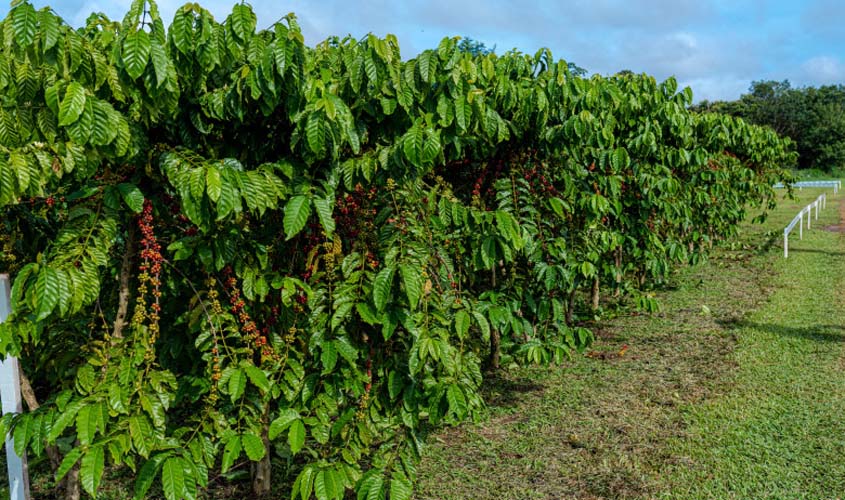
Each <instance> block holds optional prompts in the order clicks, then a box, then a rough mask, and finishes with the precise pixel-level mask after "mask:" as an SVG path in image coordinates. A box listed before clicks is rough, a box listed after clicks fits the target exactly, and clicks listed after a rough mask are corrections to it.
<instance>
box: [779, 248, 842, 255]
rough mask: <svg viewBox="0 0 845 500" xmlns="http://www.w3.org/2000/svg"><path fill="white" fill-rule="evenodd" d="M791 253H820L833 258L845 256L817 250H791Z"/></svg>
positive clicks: (840, 253)
mask: <svg viewBox="0 0 845 500" xmlns="http://www.w3.org/2000/svg"><path fill="white" fill-rule="evenodd" d="M789 253H820V254H824V255H830V256H832V257H841V256H843V255H845V252H828V251H826V250H817V249H815V248H790V249H789Z"/></svg>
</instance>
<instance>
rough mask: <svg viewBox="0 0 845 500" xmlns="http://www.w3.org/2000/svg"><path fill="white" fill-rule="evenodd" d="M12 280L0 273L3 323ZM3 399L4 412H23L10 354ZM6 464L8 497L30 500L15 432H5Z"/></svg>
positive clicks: (2, 377) (1, 381)
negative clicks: (14, 438)
mask: <svg viewBox="0 0 845 500" xmlns="http://www.w3.org/2000/svg"><path fill="white" fill-rule="evenodd" d="M10 289H11V280H10V279H9V275H8V274H0V323H2V322H3V321H6V318H7V317H8V316H9V314H11V312H12V304H11V295H10ZM0 399H2V408H3V414H4V415H5V414H6V413H21V412H22V411H23V406H22V405H21V380H20V363H18V358H16V357H14V356H7V357H6V358H5V359H4V360H3V361H0ZM6 464H7V466H8V469H9V498H10V499H11V500H29V499H30V496H29V470H28V467H27V464H26V455H24V456H22V457H19V456H18V455H17V453H15V444H14V440H13V439H12V434H11V433H9V434H7V435H6Z"/></svg>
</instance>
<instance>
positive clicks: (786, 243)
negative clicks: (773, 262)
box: [783, 229, 789, 259]
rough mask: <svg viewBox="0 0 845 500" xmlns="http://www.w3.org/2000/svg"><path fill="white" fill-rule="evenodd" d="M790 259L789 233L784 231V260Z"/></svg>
mask: <svg viewBox="0 0 845 500" xmlns="http://www.w3.org/2000/svg"><path fill="white" fill-rule="evenodd" d="M787 257H789V233H787V232H786V229H784V230H783V258H784V259H785V258H787Z"/></svg>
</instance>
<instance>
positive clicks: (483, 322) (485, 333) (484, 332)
mask: <svg viewBox="0 0 845 500" xmlns="http://www.w3.org/2000/svg"><path fill="white" fill-rule="evenodd" d="M472 316H473V317H474V318H475V322H476V323H477V324H478V328H479V329H481V338H482V339H483V340H484V341H485V342H490V323H488V322H487V318H485V317H484V315H483V314H481V313H480V312H478V311H473V312H472Z"/></svg>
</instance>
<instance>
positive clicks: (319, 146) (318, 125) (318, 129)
mask: <svg viewBox="0 0 845 500" xmlns="http://www.w3.org/2000/svg"><path fill="white" fill-rule="evenodd" d="M305 137H306V138H307V139H308V147H309V148H310V149H311V152H312V153H316V154H320V153H322V152H323V149H325V147H326V133H325V130H324V129H323V119H322V117H321V114H320V113H317V112H315V113H311V114H310V115H309V116H308V122H307V124H306V125H305Z"/></svg>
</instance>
